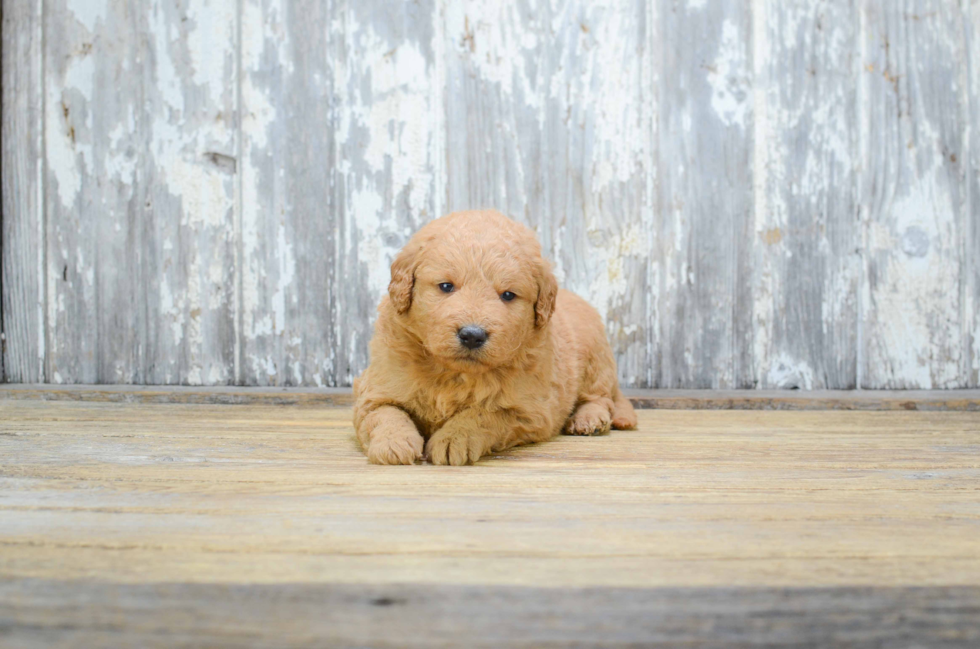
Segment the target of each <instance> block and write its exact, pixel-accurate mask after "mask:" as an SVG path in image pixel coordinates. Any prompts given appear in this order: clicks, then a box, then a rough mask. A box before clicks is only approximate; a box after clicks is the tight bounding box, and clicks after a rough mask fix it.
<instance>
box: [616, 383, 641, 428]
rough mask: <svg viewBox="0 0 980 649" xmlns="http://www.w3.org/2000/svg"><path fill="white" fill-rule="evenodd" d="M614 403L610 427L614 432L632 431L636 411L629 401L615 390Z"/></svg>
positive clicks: (634, 425) (634, 426) (634, 424)
mask: <svg viewBox="0 0 980 649" xmlns="http://www.w3.org/2000/svg"><path fill="white" fill-rule="evenodd" d="M614 401H615V403H614V404H613V409H612V416H613V420H612V427H613V428H615V429H616V430H633V429H634V428H636V411H634V410H633V404H632V403H630V401H629V399H627V398H626V397H625V396H623V393H622V392H620V391H619V390H618V389H617V390H616V397H615V400H614Z"/></svg>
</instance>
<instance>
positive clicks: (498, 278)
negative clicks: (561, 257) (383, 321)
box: [388, 211, 558, 372]
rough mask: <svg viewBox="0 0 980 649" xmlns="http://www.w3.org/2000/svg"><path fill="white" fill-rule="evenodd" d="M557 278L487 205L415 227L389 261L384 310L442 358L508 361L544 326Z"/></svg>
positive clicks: (448, 361)
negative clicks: (387, 300) (386, 307)
mask: <svg viewBox="0 0 980 649" xmlns="http://www.w3.org/2000/svg"><path fill="white" fill-rule="evenodd" d="M557 293H558V284H557V282H556V281H555V277H554V275H553V274H552V272H551V267H550V266H549V264H548V262H547V261H546V260H545V259H544V258H543V257H542V256H541V246H540V245H539V244H538V241H537V239H536V238H535V236H534V233H533V232H531V230H529V229H528V228H526V227H524V226H523V225H520V224H518V223H515V222H514V221H511V220H510V219H508V218H506V217H505V216H503V215H502V214H500V213H498V212H494V211H473V212H457V213H455V214H450V215H449V216H445V217H443V218H441V219H437V220H435V221H433V222H431V223H429V224H428V225H426V226H425V227H424V228H422V229H421V230H419V232H418V233H416V235H415V236H414V237H412V239H411V241H409V242H408V244H407V245H406V246H405V248H404V249H403V250H402V251H401V253H400V254H399V255H398V257H397V258H396V259H395V262H394V263H393V264H392V266H391V284H389V286H388V295H389V298H390V303H391V307H392V309H394V311H395V312H396V313H397V314H398V315H397V317H399V318H402V319H403V320H404V322H405V324H406V326H408V327H409V328H410V329H411V330H412V331H413V332H414V334H415V336H416V337H417V338H418V339H419V340H420V341H421V343H422V345H424V347H425V349H426V351H427V352H428V353H429V354H430V355H431V356H433V357H434V358H435V359H437V360H438V361H439V362H441V363H442V364H444V365H446V366H448V367H451V368H453V369H457V370H461V371H473V372H480V371H485V370H487V369H490V368H494V367H500V366H503V365H506V364H508V363H509V362H510V361H512V360H513V359H514V357H515V356H516V355H517V354H518V353H519V352H520V351H521V349H522V347H524V346H525V345H526V344H528V342H529V340H530V338H531V337H533V336H535V335H536V334H538V333H539V332H540V331H541V330H542V329H543V328H544V327H545V326H546V325H547V324H548V321H549V319H550V318H551V315H552V313H553V312H554V310H555V298H556V296H557Z"/></svg>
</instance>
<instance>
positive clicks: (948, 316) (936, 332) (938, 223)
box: [861, 0, 977, 389]
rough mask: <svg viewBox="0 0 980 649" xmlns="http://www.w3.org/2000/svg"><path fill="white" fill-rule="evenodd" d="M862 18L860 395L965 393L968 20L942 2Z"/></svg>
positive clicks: (865, 12)
mask: <svg viewBox="0 0 980 649" xmlns="http://www.w3.org/2000/svg"><path fill="white" fill-rule="evenodd" d="M861 21H862V23H863V25H864V30H865V34H866V38H865V41H864V47H865V51H864V53H863V57H862V59H863V70H862V74H861V84H862V93H863V94H864V97H865V103H866V106H867V113H866V114H864V116H863V118H864V121H863V124H862V129H863V132H862V144H861V146H862V149H861V151H862V157H864V159H866V160H867V165H866V167H865V173H864V174H863V178H862V188H861V193H862V199H861V200H862V218H863V221H864V227H865V239H866V246H867V250H866V255H865V273H866V277H865V283H864V286H863V291H864V295H863V298H864V301H863V320H864V321H865V323H866V331H865V333H864V336H865V352H864V357H863V367H862V376H863V379H862V387H870V386H875V387H883V388H897V389H916V388H922V387H933V388H953V387H966V386H967V385H969V382H970V376H971V374H972V373H971V372H969V371H967V367H968V366H969V365H970V363H969V362H965V359H966V358H968V357H969V356H970V355H971V350H970V347H971V344H970V334H969V332H967V331H966V329H965V326H964V325H965V323H966V321H967V320H966V311H967V309H966V304H965V303H964V300H965V299H966V296H965V292H964V291H963V289H964V285H963V282H967V281H968V276H967V273H966V272H965V266H964V263H966V259H965V258H963V257H961V256H960V254H958V253H957V250H960V249H962V245H963V244H962V242H965V241H969V240H970V235H969V232H970V226H968V225H967V224H968V223H969V222H970V221H973V222H975V221H976V216H977V215H976V213H970V211H969V210H970V202H969V198H968V197H969V183H972V182H973V181H972V180H971V181H967V172H966V169H965V167H964V163H963V160H964V157H963V156H964V144H965V141H964V132H966V130H967V125H968V124H969V122H970V116H969V102H968V88H969V83H968V78H967V71H968V68H967V66H963V65H961V64H960V63H959V62H961V61H965V60H967V54H968V51H967V43H968V41H969V38H971V36H970V35H969V34H968V29H967V27H968V26H969V25H970V21H969V20H968V19H967V17H966V16H965V15H964V13H963V9H962V7H961V6H960V5H959V4H958V3H955V2H945V1H942V0H935V1H930V0H902V1H901V2H891V3H888V4H887V5H881V6H879V3H874V2H864V3H863V4H862V8H861ZM973 37H975V35H974V36H973ZM912 179H915V181H914V182H912ZM974 288H975V287H974ZM970 299H971V300H972V299H975V297H973V298H970Z"/></svg>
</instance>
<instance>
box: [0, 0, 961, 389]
mask: <svg viewBox="0 0 980 649" xmlns="http://www.w3.org/2000/svg"><path fill="white" fill-rule="evenodd" d="M2 149H3V239H2V255H3V257H2V269H3V274H2V294H3V300H2V304H3V311H2V322H3V330H4V337H5V340H4V351H3V354H2V368H3V376H4V377H5V380H7V381H10V382H54V383H149V384H164V383H185V384H222V385H223V384H245V385H349V384H350V382H351V380H352V379H353V377H354V376H356V375H357V373H358V372H359V371H360V370H361V369H363V367H364V366H365V365H366V363H367V360H368V359H367V342H368V339H369V337H370V322H371V320H372V318H373V314H374V306H375V304H376V302H377V300H378V298H379V296H380V295H381V294H382V292H383V291H384V288H385V286H386V284H387V280H388V268H387V267H388V264H389V262H390V259H391V257H392V255H393V254H394V253H395V252H396V251H397V250H398V249H399V248H400V247H401V246H402V244H403V243H404V242H405V241H406V240H407V238H408V236H409V235H410V233H411V232H412V231H413V230H414V229H416V228H417V227H419V226H420V225H421V224H422V223H424V222H425V221H427V220H429V219H431V218H433V217H434V216H436V215H439V214H442V213H445V212H447V211H451V210H454V209H461V208H467V207H484V206H485V207H498V208H499V209H501V210H503V211H505V212H507V213H509V214H510V215H512V216H514V217H516V218H518V219H521V220H523V221H525V222H527V223H528V224H530V225H532V226H533V227H535V228H536V229H537V231H538V233H539V235H540V237H541V239H542V241H543V243H544V245H545V247H546V248H547V250H548V251H549V253H550V255H551V258H552V259H553V260H554V262H555V267H556V270H557V273H558V275H559V277H560V279H561V280H562V281H563V283H564V285H565V286H567V287H568V288H571V289H572V290H575V291H577V292H579V293H580V294H582V295H584V296H587V297H588V298H589V299H590V300H591V301H592V302H593V304H595V305H596V306H597V307H598V308H599V310H600V312H601V313H602V314H603V317H604V318H605V320H606V323H607V328H608V331H609V335H610V338H611V340H612V341H613V345H614V348H615V350H616V352H617V357H618V360H619V363H620V373H621V378H622V380H623V382H624V383H625V384H628V385H631V386H636V387H650V386H653V387H715V388H752V387H775V388H790V387H801V388H853V387H864V388H953V387H975V386H977V385H978V374H980V1H978V0H888V1H884V0H879V1H877V2H875V1H872V0H780V1H778V2H777V1H776V0H740V1H736V2H730V1H723V0H687V1H686V2H685V1H683V0H659V1H658V0H647V1H644V0H607V1H605V2H597V1H595V0H551V1H550V2H548V1H544V2H534V1H533V0H504V1H501V2H475V1H474V2H455V1H449V0H415V1H412V2H403V3H401V2H388V1H385V2H382V1H379V0H359V1H357V2H354V1H351V0H332V1H330V2H319V1H313V0H166V1H165V0H146V1H145V2H142V3H131V2H127V1H126V0H34V1H33V2H28V1H23V0H3V144H2Z"/></svg>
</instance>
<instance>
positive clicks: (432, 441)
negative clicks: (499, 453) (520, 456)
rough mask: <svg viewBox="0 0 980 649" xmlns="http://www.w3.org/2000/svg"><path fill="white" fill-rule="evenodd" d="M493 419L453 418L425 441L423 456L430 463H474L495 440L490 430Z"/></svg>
mask: <svg viewBox="0 0 980 649" xmlns="http://www.w3.org/2000/svg"><path fill="white" fill-rule="evenodd" d="M494 419H495V418H494V417H490V416H487V415H480V414H476V413H460V414H458V415H456V416H455V417H453V418H452V419H450V420H449V421H447V422H446V423H445V425H443V427H442V428H440V429H439V430H437V431H436V432H435V434H433V435H432V437H430V438H429V441H428V442H426V444H425V454H426V456H427V457H428V458H429V461H430V462H432V463H433V464H451V465H453V466H462V465H464V464H473V463H474V462H476V461H477V460H479V459H480V458H481V457H483V456H484V455H485V454H486V453H488V452H489V451H490V449H491V448H492V447H493V443H494V441H495V439H496V438H497V437H498V435H496V434H494V432H493V430H492V429H493V428H494V427H495V424H496V422H495V421H493V420H494Z"/></svg>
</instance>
